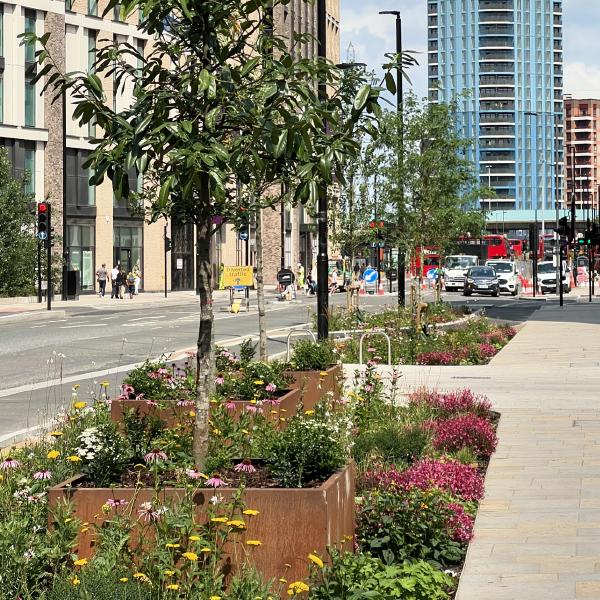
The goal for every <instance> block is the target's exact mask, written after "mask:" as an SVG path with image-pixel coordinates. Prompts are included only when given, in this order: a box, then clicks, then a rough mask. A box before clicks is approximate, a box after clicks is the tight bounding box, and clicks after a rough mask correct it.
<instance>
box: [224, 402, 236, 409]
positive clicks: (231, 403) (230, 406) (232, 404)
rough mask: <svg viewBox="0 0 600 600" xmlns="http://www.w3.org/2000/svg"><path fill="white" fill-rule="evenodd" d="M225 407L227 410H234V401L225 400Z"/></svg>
mask: <svg viewBox="0 0 600 600" xmlns="http://www.w3.org/2000/svg"><path fill="white" fill-rule="evenodd" d="M225 408H226V409H227V411H228V412H235V402H234V401H233V400H228V401H227V402H225Z"/></svg>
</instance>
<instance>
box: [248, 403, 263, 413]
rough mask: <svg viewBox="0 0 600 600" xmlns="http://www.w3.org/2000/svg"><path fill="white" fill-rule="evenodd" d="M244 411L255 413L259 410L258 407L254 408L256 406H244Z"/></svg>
mask: <svg viewBox="0 0 600 600" xmlns="http://www.w3.org/2000/svg"><path fill="white" fill-rule="evenodd" d="M246 410H247V411H248V412H249V413H257V412H258V411H259V410H260V409H259V408H258V406H256V404H248V406H246Z"/></svg>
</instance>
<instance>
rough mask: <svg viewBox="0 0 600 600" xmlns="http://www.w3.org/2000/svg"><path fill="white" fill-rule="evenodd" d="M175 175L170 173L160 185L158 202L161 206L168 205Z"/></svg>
mask: <svg viewBox="0 0 600 600" xmlns="http://www.w3.org/2000/svg"><path fill="white" fill-rule="evenodd" d="M173 179H174V176H173V175H169V177H167V179H166V180H165V181H164V183H163V184H162V185H161V186H160V192H159V194H158V202H159V204H160V205H161V206H167V200H168V199H169V194H170V193H171V186H172V185H173Z"/></svg>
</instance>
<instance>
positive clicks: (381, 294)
mask: <svg viewBox="0 0 600 600" xmlns="http://www.w3.org/2000/svg"><path fill="white" fill-rule="evenodd" d="M384 294H385V292H384V291H383V283H381V281H380V282H379V287H378V288H377V295H378V296H383V295H384Z"/></svg>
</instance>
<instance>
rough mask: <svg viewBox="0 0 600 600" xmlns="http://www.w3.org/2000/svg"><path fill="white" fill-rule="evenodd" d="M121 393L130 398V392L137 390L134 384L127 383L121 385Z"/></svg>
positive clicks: (133, 392)
mask: <svg viewBox="0 0 600 600" xmlns="http://www.w3.org/2000/svg"><path fill="white" fill-rule="evenodd" d="M121 394H122V395H123V396H125V397H126V398H128V397H129V395H130V394H135V390H134V389H133V386H132V385H129V384H128V383H125V384H123V385H122V386H121Z"/></svg>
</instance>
